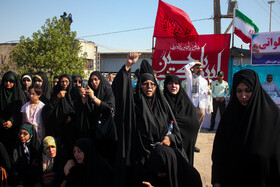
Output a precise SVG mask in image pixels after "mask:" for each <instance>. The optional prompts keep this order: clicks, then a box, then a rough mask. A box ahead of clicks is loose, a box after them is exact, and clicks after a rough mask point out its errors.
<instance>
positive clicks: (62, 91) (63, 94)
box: [57, 90, 67, 99]
mask: <svg viewBox="0 0 280 187" xmlns="http://www.w3.org/2000/svg"><path fill="white" fill-rule="evenodd" d="M66 93H67V91H65V90H61V91H60V92H59V93H58V94H57V97H58V98H59V99H61V98H63V97H65V94H66Z"/></svg>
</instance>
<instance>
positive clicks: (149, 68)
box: [140, 59, 154, 75]
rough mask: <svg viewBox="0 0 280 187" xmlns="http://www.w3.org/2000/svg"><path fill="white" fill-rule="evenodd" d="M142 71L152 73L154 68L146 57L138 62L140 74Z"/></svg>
mask: <svg viewBox="0 0 280 187" xmlns="http://www.w3.org/2000/svg"><path fill="white" fill-rule="evenodd" d="M143 73H149V74H151V75H154V70H153V68H152V66H151V65H150V64H149V62H148V61H147V60H146V59H144V60H142V63H141V64H140V75H141V74H143Z"/></svg>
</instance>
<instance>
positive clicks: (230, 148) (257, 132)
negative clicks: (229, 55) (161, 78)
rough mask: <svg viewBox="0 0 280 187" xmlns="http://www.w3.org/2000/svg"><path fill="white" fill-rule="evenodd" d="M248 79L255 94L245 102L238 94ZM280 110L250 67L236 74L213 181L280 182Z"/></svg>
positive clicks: (217, 138) (217, 143) (220, 129)
mask: <svg viewBox="0 0 280 187" xmlns="http://www.w3.org/2000/svg"><path fill="white" fill-rule="evenodd" d="M240 82H242V83H245V84H246V85H247V86H248V87H249V88H250V89H251V90H252V96H251V99H250V101H249V103H248V105H247V106H242V105H241V104H240V102H239V101H238V99H237V96H236V88H237V86H238V84H239V83H240ZM279 125H280V111H279V108H278V107H277V105H276V104H275V103H274V101H273V100H272V99H271V98H270V97H269V95H267V93H266V92H265V91H264V90H263V88H262V86H261V84H260V81H259V78H258V75H257V73H256V72H255V71H253V70H250V69H244V70H240V71H239V72H237V73H236V74H234V77H233V87H232V94H231V100H230V102H229V104H228V106H227V108H226V110H225V112H224V114H223V116H222V118H221V121H220V124H219V126H218V130H217V132H216V136H215V140H214V146H213V153H212V160H213V166H212V183H213V184H214V183H220V184H222V186H257V187H258V186H261V187H267V186H280V145H279V144H280V139H279V138H280V137H279V134H280V126H279Z"/></svg>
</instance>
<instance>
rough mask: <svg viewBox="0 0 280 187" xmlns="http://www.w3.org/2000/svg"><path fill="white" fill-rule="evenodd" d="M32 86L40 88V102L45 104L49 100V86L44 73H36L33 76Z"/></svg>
mask: <svg viewBox="0 0 280 187" xmlns="http://www.w3.org/2000/svg"><path fill="white" fill-rule="evenodd" d="M32 84H34V85H37V86H39V87H40V88H42V95H41V97H40V101H42V102H43V103H44V104H47V103H48V101H49V100H50V98H51V86H50V83H49V80H48V77H47V75H46V74H45V73H44V72H38V73H36V74H35V75H34V77H33V81H32Z"/></svg>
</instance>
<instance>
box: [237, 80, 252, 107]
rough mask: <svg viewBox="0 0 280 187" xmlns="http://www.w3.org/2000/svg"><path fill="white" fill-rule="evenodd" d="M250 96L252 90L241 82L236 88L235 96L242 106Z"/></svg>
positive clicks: (246, 103) (247, 101) (245, 104)
mask: <svg viewBox="0 0 280 187" xmlns="http://www.w3.org/2000/svg"><path fill="white" fill-rule="evenodd" d="M251 96H252V90H251V89H250V88H249V87H248V86H247V85H246V84H244V83H243V82H241V83H239V84H238V86H237V88H236V97H237V99H238V101H239V102H240V103H241V105H243V106H247V105H248V103H249V101H250V99H251Z"/></svg>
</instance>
